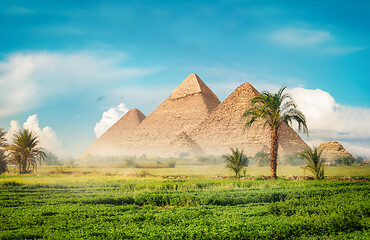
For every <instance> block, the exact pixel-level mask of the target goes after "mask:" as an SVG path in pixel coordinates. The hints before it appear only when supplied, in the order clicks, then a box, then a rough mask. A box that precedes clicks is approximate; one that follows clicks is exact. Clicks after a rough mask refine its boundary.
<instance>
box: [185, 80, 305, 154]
mask: <svg viewBox="0 0 370 240" xmlns="http://www.w3.org/2000/svg"><path fill="white" fill-rule="evenodd" d="M257 95H259V92H258V91H257V90H256V89H255V88H254V87H253V86H252V85H251V84H249V83H244V84H242V85H241V86H239V87H238V88H237V89H236V90H235V91H234V92H233V93H231V94H230V95H229V96H228V97H227V98H226V99H225V100H224V101H223V102H222V103H221V104H219V105H218V106H217V108H216V109H215V110H213V111H212V112H211V113H210V114H209V115H208V116H207V117H206V118H205V119H204V120H203V121H202V122H201V123H200V124H199V125H198V126H197V127H195V128H194V129H193V130H192V131H191V132H190V133H188V135H189V137H190V138H191V139H193V140H194V141H195V142H196V143H197V144H198V145H199V146H200V147H201V148H202V149H203V150H204V152H205V153H206V154H209V155H210V154H212V155H222V154H225V153H229V151H230V150H229V148H239V149H244V152H245V153H246V154H247V155H249V156H253V155H254V154H255V153H257V152H259V151H261V150H263V149H266V147H267V146H270V132H269V130H268V129H267V128H266V129H263V127H262V126H260V125H259V124H258V123H256V124H254V125H252V126H251V127H250V128H247V129H245V132H244V133H243V126H244V124H243V120H242V119H241V115H242V114H243V112H244V111H245V110H246V109H247V108H249V107H250V101H251V99H252V98H254V97H255V96H257ZM279 136H280V137H279V138H280V140H279V141H280V145H279V151H280V153H282V154H290V153H293V152H297V151H301V150H303V149H306V148H308V146H307V144H306V143H305V142H304V141H303V140H302V139H301V138H300V136H299V135H298V134H297V133H296V132H295V131H294V130H293V129H292V128H291V127H289V126H287V125H284V126H282V128H281V131H280V132H279Z"/></svg>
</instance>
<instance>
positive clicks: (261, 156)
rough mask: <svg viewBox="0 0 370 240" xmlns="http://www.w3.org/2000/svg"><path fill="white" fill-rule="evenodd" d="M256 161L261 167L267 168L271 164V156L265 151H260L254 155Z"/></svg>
mask: <svg viewBox="0 0 370 240" xmlns="http://www.w3.org/2000/svg"><path fill="white" fill-rule="evenodd" d="M254 160H255V161H256V164H257V165H258V166H259V167H263V166H267V165H269V164H270V156H269V154H268V153H267V152H265V151H259V152H257V153H256V154H255V155H254Z"/></svg>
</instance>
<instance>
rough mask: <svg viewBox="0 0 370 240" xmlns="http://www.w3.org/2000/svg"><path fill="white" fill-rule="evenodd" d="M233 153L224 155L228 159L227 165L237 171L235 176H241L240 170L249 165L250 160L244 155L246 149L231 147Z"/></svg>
mask: <svg viewBox="0 0 370 240" xmlns="http://www.w3.org/2000/svg"><path fill="white" fill-rule="evenodd" d="M230 150H231V152H232V154H230V155H229V154H227V155H224V158H225V161H226V163H227V164H226V167H227V168H229V169H231V170H233V171H234V172H235V177H236V178H240V171H241V170H242V169H243V168H244V167H246V166H248V163H249V160H248V158H247V157H246V156H245V155H244V153H243V152H244V150H242V151H239V150H238V149H237V148H236V149H235V150H234V149H233V148H230Z"/></svg>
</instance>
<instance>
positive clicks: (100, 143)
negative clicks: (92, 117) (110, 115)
mask: <svg viewBox="0 0 370 240" xmlns="http://www.w3.org/2000/svg"><path fill="white" fill-rule="evenodd" d="M144 119H145V115H144V114H143V113H142V112H141V111H140V110H139V109H136V108H134V109H131V110H130V111H128V112H127V113H126V114H125V115H123V116H122V117H121V119H120V120H118V121H117V122H116V123H115V124H114V125H113V126H112V127H110V128H109V129H108V130H107V131H106V132H105V133H104V134H103V135H101V136H100V137H99V138H98V139H97V140H96V141H95V142H94V143H93V144H92V145H91V146H90V147H89V148H88V149H87V150H86V151H85V152H84V153H83V154H82V155H81V157H82V158H86V157H87V156H88V155H89V154H90V155H101V156H111V155H120V153H121V150H120V147H119V143H120V142H122V141H124V140H127V139H128V137H129V136H130V135H131V134H132V132H133V131H134V130H135V128H136V127H137V126H139V124H140V123H141V122H142V121H143V120H144Z"/></svg>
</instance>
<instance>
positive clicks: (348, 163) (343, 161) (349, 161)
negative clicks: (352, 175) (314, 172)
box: [334, 156, 356, 166]
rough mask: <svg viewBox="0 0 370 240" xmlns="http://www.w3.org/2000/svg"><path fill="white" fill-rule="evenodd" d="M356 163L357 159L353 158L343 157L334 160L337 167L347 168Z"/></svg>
mask: <svg viewBox="0 0 370 240" xmlns="http://www.w3.org/2000/svg"><path fill="white" fill-rule="evenodd" d="M355 161H356V159H355V158H353V157H349V156H347V157H341V158H337V159H335V160H334V163H335V164H337V165H342V164H343V165H346V166H351V165H352V164H353V163H354V162H355Z"/></svg>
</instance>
